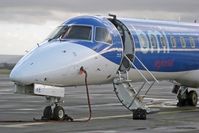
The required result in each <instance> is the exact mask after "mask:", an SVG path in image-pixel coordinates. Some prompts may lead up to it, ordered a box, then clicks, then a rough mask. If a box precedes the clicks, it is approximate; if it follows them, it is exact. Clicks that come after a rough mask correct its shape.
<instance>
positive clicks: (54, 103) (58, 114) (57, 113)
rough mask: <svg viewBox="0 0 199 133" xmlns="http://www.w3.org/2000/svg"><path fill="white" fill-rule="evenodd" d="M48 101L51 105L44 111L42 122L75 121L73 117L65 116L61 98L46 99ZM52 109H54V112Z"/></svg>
mask: <svg viewBox="0 0 199 133" xmlns="http://www.w3.org/2000/svg"><path fill="white" fill-rule="evenodd" d="M46 99H47V101H48V102H49V103H50V105H49V106H46V107H45V109H44V111H43V116H42V117H41V119H42V120H56V121H63V120H67V121H73V119H72V118H71V117H69V116H68V115H66V114H65V111H64V108H63V107H62V106H61V105H60V103H61V102H62V100H61V98H59V97H46ZM52 108H54V109H53V110H52Z"/></svg>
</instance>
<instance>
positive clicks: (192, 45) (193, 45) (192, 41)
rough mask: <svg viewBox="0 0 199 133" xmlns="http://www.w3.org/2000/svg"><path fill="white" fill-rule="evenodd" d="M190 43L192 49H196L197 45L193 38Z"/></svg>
mask: <svg viewBox="0 0 199 133" xmlns="http://www.w3.org/2000/svg"><path fill="white" fill-rule="evenodd" d="M189 41H190V45H191V47H192V48H195V46H196V44H195V40H194V39H193V37H189Z"/></svg>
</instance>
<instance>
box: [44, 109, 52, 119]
mask: <svg viewBox="0 0 199 133" xmlns="http://www.w3.org/2000/svg"><path fill="white" fill-rule="evenodd" d="M51 118H52V108H51V106H46V107H45V109H44V112H43V116H42V119H43V120H50V119H51Z"/></svg>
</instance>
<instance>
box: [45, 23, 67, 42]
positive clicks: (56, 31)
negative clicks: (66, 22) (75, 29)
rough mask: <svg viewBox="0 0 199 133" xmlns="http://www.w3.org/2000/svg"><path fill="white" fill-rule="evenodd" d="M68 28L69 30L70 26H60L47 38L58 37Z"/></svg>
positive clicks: (49, 39)
mask: <svg viewBox="0 0 199 133" xmlns="http://www.w3.org/2000/svg"><path fill="white" fill-rule="evenodd" d="M67 30H68V26H59V27H57V28H56V29H55V30H54V31H53V32H52V33H51V34H50V35H49V36H48V37H47V40H48V41H51V40H53V39H57V38H59V37H60V36H61V35H62V34H63V33H65V32H66V31H67Z"/></svg>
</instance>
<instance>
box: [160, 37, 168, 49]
mask: <svg viewBox="0 0 199 133" xmlns="http://www.w3.org/2000/svg"><path fill="white" fill-rule="evenodd" d="M160 41H161V44H162V47H166V46H167V43H166V38H165V37H164V36H161V37H160Z"/></svg>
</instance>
